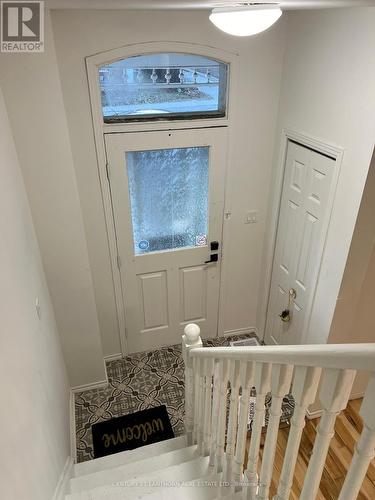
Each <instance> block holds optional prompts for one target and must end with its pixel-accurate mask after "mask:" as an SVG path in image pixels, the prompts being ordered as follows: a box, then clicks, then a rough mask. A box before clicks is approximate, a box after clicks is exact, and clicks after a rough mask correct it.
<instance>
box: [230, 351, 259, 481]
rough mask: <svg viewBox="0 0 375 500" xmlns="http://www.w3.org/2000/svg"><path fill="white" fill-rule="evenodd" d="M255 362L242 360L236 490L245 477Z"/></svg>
mask: <svg viewBox="0 0 375 500" xmlns="http://www.w3.org/2000/svg"><path fill="white" fill-rule="evenodd" d="M254 365H255V363H253V362H251V361H250V362H248V361H241V362H240V385H241V397H240V405H239V406H240V408H239V417H238V430H237V441H236V453H235V457H234V470H233V481H234V485H233V488H232V489H234V490H235V491H239V490H240V489H241V485H240V484H239V483H240V481H241V480H242V477H243V464H244V459H245V449H246V438H247V424H248V420H249V402H250V389H251V387H252V386H253V379H254V368H255V366H254Z"/></svg>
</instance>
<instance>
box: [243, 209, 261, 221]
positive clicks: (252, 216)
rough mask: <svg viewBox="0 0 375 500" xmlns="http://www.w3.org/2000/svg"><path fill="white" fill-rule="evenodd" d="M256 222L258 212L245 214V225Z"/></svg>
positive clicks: (253, 211)
mask: <svg viewBox="0 0 375 500" xmlns="http://www.w3.org/2000/svg"><path fill="white" fill-rule="evenodd" d="M257 222H258V210H249V211H248V212H246V216H245V224H256V223H257Z"/></svg>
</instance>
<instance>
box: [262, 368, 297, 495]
mask: <svg viewBox="0 0 375 500" xmlns="http://www.w3.org/2000/svg"><path fill="white" fill-rule="evenodd" d="M292 373H293V366H292V365H280V364H277V365H274V366H273V367H272V373H271V396H272V402H271V409H270V412H269V420H268V426H267V434H266V441H265V444H264V450H263V458H262V468H261V472H260V478H259V491H258V498H259V499H264V500H266V499H268V497H269V489H270V485H271V481H272V473H273V464H274V460H275V452H276V445H277V435H278V432H279V425H280V417H281V415H282V403H283V397H284V396H285V394H287V393H288V391H289V389H290V384H291V381H292Z"/></svg>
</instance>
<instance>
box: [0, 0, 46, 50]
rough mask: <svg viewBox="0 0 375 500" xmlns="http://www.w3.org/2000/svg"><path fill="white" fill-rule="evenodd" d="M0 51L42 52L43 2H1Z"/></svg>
mask: <svg viewBox="0 0 375 500" xmlns="http://www.w3.org/2000/svg"><path fill="white" fill-rule="evenodd" d="M0 43H1V52H44V2H31V1H26V2H15V1H8V2H7V1H2V2H1V42H0Z"/></svg>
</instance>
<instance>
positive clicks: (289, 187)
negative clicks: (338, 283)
mask: <svg viewBox="0 0 375 500" xmlns="http://www.w3.org/2000/svg"><path fill="white" fill-rule="evenodd" d="M334 168H335V160H334V159H332V158H329V157H327V156H325V155H323V154H320V153H318V152H315V151H312V150H311V149H308V148H307V147H303V146H301V145H299V144H296V143H294V142H291V141H289V143H288V149H287V155H286V163H285V173H284V185H283V191H282V197H281V205H280V216H279V223H278V229H277V238H276V247H275V255H274V261H273V268H272V269H273V270H272V279H271V290H270V301H269V306H268V313H267V325H266V339H267V340H268V342H273V343H277V344H300V343H301V342H302V340H303V334H304V331H305V328H306V325H307V321H308V319H309V312H310V309H311V300H312V297H313V293H314V289H315V286H316V279H317V273H318V268H319V264H320V261H321V257H322V250H323V241H324V237H325V232H326V225H327V224H326V222H327V217H328V216H329V210H328V208H329V207H328V203H329V195H330V190H331V186H332V179H333V173H334ZM286 310H289V311H290V314H289V318H288V316H286V318H285V319H286V320H288V319H289V321H282V319H281V317H280V314H282V312H283V311H286Z"/></svg>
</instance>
